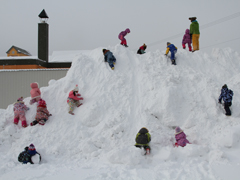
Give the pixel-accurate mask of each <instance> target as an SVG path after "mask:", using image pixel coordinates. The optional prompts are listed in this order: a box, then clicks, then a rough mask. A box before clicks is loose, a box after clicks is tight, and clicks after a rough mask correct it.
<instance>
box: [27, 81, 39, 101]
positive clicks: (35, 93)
mask: <svg viewBox="0 0 240 180" xmlns="http://www.w3.org/2000/svg"><path fill="white" fill-rule="evenodd" d="M30 87H31V88H32V89H31V91H30V94H31V98H32V99H31V100H30V104H31V105H32V104H33V103H35V102H38V101H39V99H41V91H40V89H39V87H38V83H37V82H35V83H31V84H30Z"/></svg>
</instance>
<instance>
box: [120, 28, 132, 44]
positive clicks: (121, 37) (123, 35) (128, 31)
mask: <svg viewBox="0 0 240 180" xmlns="http://www.w3.org/2000/svg"><path fill="white" fill-rule="evenodd" d="M128 33H130V29H128V28H127V29H126V30H125V31H122V32H120V34H119V35H118V38H119V39H120V40H121V45H123V46H125V47H128V45H127V40H126V39H125V36H126V35H127V34H128Z"/></svg>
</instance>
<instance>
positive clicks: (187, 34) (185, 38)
mask: <svg viewBox="0 0 240 180" xmlns="http://www.w3.org/2000/svg"><path fill="white" fill-rule="evenodd" d="M185 44H188V49H189V51H192V46H191V44H192V39H191V35H190V30H189V29H186V31H185V34H184V36H183V40H182V46H183V49H185V48H186V46H185Z"/></svg>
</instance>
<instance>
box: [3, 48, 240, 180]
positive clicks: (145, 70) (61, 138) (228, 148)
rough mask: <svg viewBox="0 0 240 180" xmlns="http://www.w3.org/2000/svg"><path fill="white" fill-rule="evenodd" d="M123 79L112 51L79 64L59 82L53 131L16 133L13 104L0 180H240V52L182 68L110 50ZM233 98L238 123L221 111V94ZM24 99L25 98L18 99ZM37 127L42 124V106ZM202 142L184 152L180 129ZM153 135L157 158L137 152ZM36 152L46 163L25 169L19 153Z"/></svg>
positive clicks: (160, 56) (48, 91)
mask: <svg viewBox="0 0 240 180" xmlns="http://www.w3.org/2000/svg"><path fill="white" fill-rule="evenodd" d="M108 49H110V50H111V51H112V52H113V54H114V56H115V57H116V59H117V63H116V67H115V70H114V71H112V70H111V69H110V68H109V66H108V64H106V63H104V62H103V59H104V58H103V54H102V48H97V49H94V50H92V51H82V52H81V53H79V54H78V55H74V59H73V61H72V67H71V68H70V69H69V71H68V73H67V75H66V77H64V78H62V79H60V80H58V81H55V80H51V81H49V86H48V87H42V88H41V92H42V97H43V99H44V100H46V102H47V107H48V110H49V112H50V113H51V114H53V116H51V117H50V118H49V121H48V122H47V123H46V124H45V126H40V125H36V126H34V127H27V128H25V129H23V128H22V127H21V126H20V124H19V125H18V126H16V125H14V124H13V111H12V109H13V105H9V106H8V108H7V109H6V110H0V115H1V116H0V117H1V118H0V152H1V153H0V157H1V161H0V174H1V175H0V179H16V178H18V179H32V178H34V179H58V180H59V179H66V178H71V179H146V178H147V179H225V178H226V179H237V178H238V177H239V173H238V169H239V161H240V158H239V155H238V153H239V149H240V142H239V139H240V120H239V117H240V112H239V108H240V95H239V92H238V89H240V82H239V79H240V64H239V60H240V58H239V55H238V54H237V53H236V52H233V51H232V50H231V49H224V50H220V49H215V50H214V51H213V52H212V54H211V55H208V54H205V53H202V52H201V51H199V52H194V53H190V52H188V51H185V50H182V49H179V50H178V53H177V60H176V63H177V66H173V65H171V64H170V60H169V59H166V57H165V56H164V52H160V51H156V52H148V53H146V54H144V55H137V54H136V52H132V51H130V50H128V49H127V48H124V47H122V46H120V45H116V46H115V47H108ZM225 83H226V84H227V85H228V87H229V88H230V89H232V90H233V92H234V96H233V106H232V116H231V117H226V116H225V115H224V112H223V108H222V107H221V106H220V105H219V104H218V103H217V99H218V96H219V94H220V89H221V87H222V85H223V84H225ZM76 84H78V86H79V89H80V91H79V92H80V93H81V95H82V96H83V97H84V101H83V105H82V106H81V107H79V108H76V109H75V110H74V113H75V115H74V116H72V115H70V114H68V113H67V112H68V110H67V109H68V105H67V103H66V100H67V96H68V93H69V91H70V90H72V89H73V88H74V87H75V85H76ZM17 98H18V97H16V99H17ZM24 101H25V104H26V105H27V106H29V107H30V110H29V111H28V112H27V113H26V118H27V122H28V123H30V122H31V121H32V120H34V117H35V112H36V104H34V105H31V106H30V105H29V101H30V97H27V98H25V99H24ZM175 126H180V127H181V128H182V129H183V130H184V132H185V133H186V135H187V138H188V140H189V141H190V142H191V143H192V144H190V145H187V146H186V147H184V148H182V147H178V148H174V147H173V143H174V142H175V139H174V133H175V132H174V127H175ZM142 127H147V128H148V129H149V131H150V134H151V135H152V141H151V143H150V146H151V148H152V151H151V155H149V156H147V157H146V156H142V152H141V151H142V150H141V149H138V148H135V147H134V146H133V145H134V143H135V136H136V134H137V132H138V131H139V129H140V128H142ZM31 143H33V144H34V145H35V147H36V149H37V151H38V152H39V153H40V154H41V156H42V163H41V164H36V165H30V164H29V165H22V164H20V163H19V162H18V161H17V156H18V154H19V153H20V152H21V151H22V150H23V148H24V147H25V146H26V145H29V144H31Z"/></svg>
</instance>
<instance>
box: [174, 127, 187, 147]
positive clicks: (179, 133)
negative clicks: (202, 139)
mask: <svg viewBox="0 0 240 180" xmlns="http://www.w3.org/2000/svg"><path fill="white" fill-rule="evenodd" d="M175 132H176V133H175V138H176V141H177V142H176V143H175V146H177V147H178V146H182V147H184V146H186V144H187V143H189V141H188V140H187V139H186V134H185V133H184V132H183V130H182V129H181V128H180V127H176V129H175Z"/></svg>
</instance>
